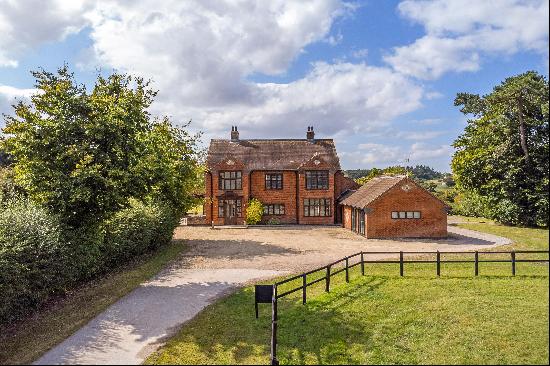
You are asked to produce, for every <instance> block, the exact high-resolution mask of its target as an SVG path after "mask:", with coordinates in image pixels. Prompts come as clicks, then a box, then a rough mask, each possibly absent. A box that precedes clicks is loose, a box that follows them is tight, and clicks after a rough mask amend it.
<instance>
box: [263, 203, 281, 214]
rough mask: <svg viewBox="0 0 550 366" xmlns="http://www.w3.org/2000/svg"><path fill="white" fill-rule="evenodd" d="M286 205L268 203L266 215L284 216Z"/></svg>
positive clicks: (265, 206) (265, 210) (265, 209)
mask: <svg viewBox="0 0 550 366" xmlns="http://www.w3.org/2000/svg"><path fill="white" fill-rule="evenodd" d="M284 214H285V205H283V204H280V203H275V204H272V203H268V204H264V215H284Z"/></svg>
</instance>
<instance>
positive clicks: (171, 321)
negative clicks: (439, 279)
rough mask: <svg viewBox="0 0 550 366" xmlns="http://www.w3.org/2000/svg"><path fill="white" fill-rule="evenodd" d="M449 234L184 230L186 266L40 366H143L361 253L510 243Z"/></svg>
mask: <svg viewBox="0 0 550 366" xmlns="http://www.w3.org/2000/svg"><path fill="white" fill-rule="evenodd" d="M449 234H450V235H449V238H447V239H439V240H426V239H422V240H419V239H416V240H413V239H407V240H373V239H365V238H363V237H361V236H358V235H356V234H354V233H352V232H350V231H349V230H345V229H342V228H339V227H319V226H295V227H277V228H248V229H238V228H235V229H227V228H220V229H214V230H212V229H210V228H208V227H185V226H182V227H179V228H178V229H177V230H176V233H175V237H174V238H175V239H176V240H184V241H185V243H186V244H187V245H188V250H186V252H185V254H184V256H183V258H182V260H181V261H179V262H177V263H174V264H172V265H171V266H169V267H168V268H166V269H164V270H163V271H161V273H159V274H158V275H157V276H155V278H153V279H152V280H150V281H148V282H146V283H144V284H142V285H141V286H140V287H138V288H137V289H135V290H134V291H132V292H131V293H130V294H128V295H127V296H125V297H123V298H122V299H120V300H119V301H118V302H117V303H115V304H113V305H112V306H110V307H109V308H108V309H107V310H105V311H104V312H103V313H102V314H100V315H98V316H97V317H96V318H94V319H93V320H91V321H90V322H89V323H88V324H87V325H85V326H84V327H83V328H81V329H80V330H79V331H77V332H76V333H75V334H73V335H72V336H71V337H69V338H67V339H66V340H65V341H64V342H62V343H61V344H59V345H58V346H56V347H54V348H53V349H52V350H50V351H49V352H47V353H46V354H45V355H44V356H42V357H41V358H40V359H39V360H38V361H36V362H35V364H139V363H141V362H143V361H144V360H145V358H146V357H147V356H148V355H149V354H151V353H152V352H153V351H154V350H155V349H156V348H157V347H158V346H159V345H160V344H161V343H162V342H163V340H164V339H166V337H167V336H170V335H171V334H173V332H175V331H176V330H177V329H178V328H179V327H180V326H181V324H182V323H184V322H186V321H188V320H190V319H191V318H193V317H194V316H195V315H196V314H197V313H198V312H199V311H200V310H202V309H203V308H204V307H205V306H207V305H208V304H210V303H212V302H213V301H214V300H215V299H216V298H218V297H220V296H222V295H223V294H226V293H228V292H229V291H232V290H233V289H234V288H236V287H238V286H242V285H243V284H245V283H248V282H251V281H253V280H257V279H261V278H269V277H274V276H277V275H282V274H285V273H292V272H300V271H303V270H306V269H311V268H314V267H320V266H323V265H325V264H327V263H329V262H332V261H334V260H336V259H339V258H341V257H344V256H346V255H349V254H353V253H356V252H358V251H361V250H363V251H399V250H403V251H428V250H440V251H463V250H475V249H481V248H490V247H494V246H498V245H504V244H508V243H509V240H508V239H505V238H501V237H498V236H494V235H489V234H482V233H478V232H474V231H470V230H465V229H460V228H457V227H453V226H449ZM373 256H374V255H373ZM376 257H378V258H380V257H382V256H381V255H377V256H376Z"/></svg>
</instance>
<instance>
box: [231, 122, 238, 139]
mask: <svg viewBox="0 0 550 366" xmlns="http://www.w3.org/2000/svg"><path fill="white" fill-rule="evenodd" d="M231 141H239V131H238V130H237V126H231Z"/></svg>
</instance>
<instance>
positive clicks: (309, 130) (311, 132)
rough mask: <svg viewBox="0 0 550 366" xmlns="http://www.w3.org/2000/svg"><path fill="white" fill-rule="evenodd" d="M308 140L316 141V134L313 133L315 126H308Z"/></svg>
mask: <svg viewBox="0 0 550 366" xmlns="http://www.w3.org/2000/svg"><path fill="white" fill-rule="evenodd" d="M306 139H307V140H308V141H313V140H315V132H314V131H313V126H308V127H307V133H306Z"/></svg>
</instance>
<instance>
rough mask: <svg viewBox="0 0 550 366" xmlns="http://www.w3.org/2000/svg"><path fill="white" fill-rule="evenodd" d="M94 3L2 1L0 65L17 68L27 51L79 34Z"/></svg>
mask: <svg viewBox="0 0 550 366" xmlns="http://www.w3.org/2000/svg"><path fill="white" fill-rule="evenodd" d="M91 5H92V3H91V2H90V1H87V0H53V1H42V0H36V1H21V0H0V67H16V66H17V65H18V58H19V57H21V56H22V55H23V54H24V53H25V52H26V51H28V50H30V49H33V48H34V47H36V46H38V45H40V44H42V43H46V42H52V41H60V40H62V39H64V38H65V37H66V36H68V35H69V34H71V33H77V32H78V31H79V30H80V29H82V27H84V26H85V25H86V23H87V21H86V19H85V13H86V11H87V10H88V9H89V8H90V6H91Z"/></svg>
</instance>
